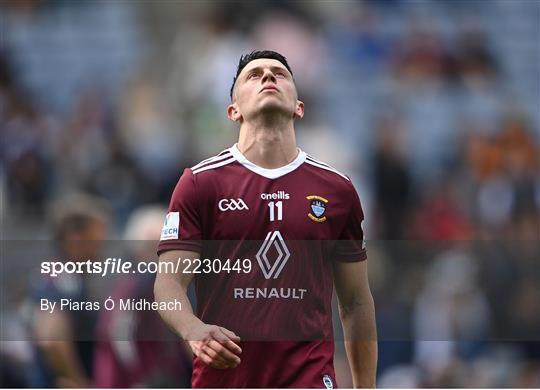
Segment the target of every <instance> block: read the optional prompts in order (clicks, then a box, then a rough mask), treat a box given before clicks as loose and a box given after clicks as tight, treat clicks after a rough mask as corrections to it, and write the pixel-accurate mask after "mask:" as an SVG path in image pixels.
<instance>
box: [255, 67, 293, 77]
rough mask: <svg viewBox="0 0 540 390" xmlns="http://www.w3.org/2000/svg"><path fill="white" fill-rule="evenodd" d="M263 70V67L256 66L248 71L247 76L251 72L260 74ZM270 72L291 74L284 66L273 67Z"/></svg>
mask: <svg viewBox="0 0 540 390" xmlns="http://www.w3.org/2000/svg"><path fill="white" fill-rule="evenodd" d="M261 70H263V67H262V66H256V67H254V68H251V69H249V70H246V75H248V74H250V73H251V72H260V71H261ZM270 70H271V71H272V72H275V71H276V70H284V71H285V72H286V73H287V74H290V72H289V71H288V70H287V68H285V67H284V66H277V65H273V66H270Z"/></svg>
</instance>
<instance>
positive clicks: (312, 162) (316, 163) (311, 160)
mask: <svg viewBox="0 0 540 390" xmlns="http://www.w3.org/2000/svg"><path fill="white" fill-rule="evenodd" d="M306 163H308V164H310V165H313V166H315V167H318V168H321V169H326V170H327V171H330V172H334V173H336V174H338V175H339V176H341V177H342V178H344V179H346V180H347V181H351V180H350V179H349V178H348V177H347V176H346V175H344V174H343V173H341V172H339V171H338V170H337V169H335V168H332V167H331V166H330V165H327V164H325V163H322V162H320V161H317V160H315V159H314V158H313V157H309V156H308V158H306Z"/></svg>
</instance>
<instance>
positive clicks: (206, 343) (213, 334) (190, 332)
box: [154, 251, 242, 369]
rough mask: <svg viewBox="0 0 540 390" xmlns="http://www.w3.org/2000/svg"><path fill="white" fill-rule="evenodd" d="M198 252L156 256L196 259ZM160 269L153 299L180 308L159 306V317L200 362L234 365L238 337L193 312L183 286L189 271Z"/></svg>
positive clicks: (236, 360)
mask: <svg viewBox="0 0 540 390" xmlns="http://www.w3.org/2000/svg"><path fill="white" fill-rule="evenodd" d="M197 258H199V254H198V253H196V252H188V251H169V252H165V253H163V254H162V255H161V256H160V257H159V261H160V262H169V261H170V262H173V263H175V264H176V261H178V259H192V260H193V259H197ZM182 271H183V270H180V272H179V273H177V274H176V273H166V272H161V273H158V274H157V275H156V282H155V285H154V297H155V300H156V302H173V301H174V300H175V299H176V300H178V301H180V302H181V304H182V310H179V311H178V310H160V312H159V314H160V315H161V318H163V321H165V323H166V324H167V325H168V326H169V327H171V328H172V329H173V331H174V332H176V333H177V334H178V335H179V336H180V337H182V338H183V339H184V340H186V341H187V342H188V343H189V346H190V347H191V350H192V351H193V353H194V354H195V355H196V356H197V357H198V358H200V359H201V360H202V361H203V362H204V363H206V364H207V365H209V366H212V367H214V368H222V369H223V368H234V367H236V366H238V364H240V357H239V356H238V355H239V354H240V353H242V350H241V348H240V347H239V346H238V344H237V342H238V341H240V338H239V337H238V336H237V335H235V334H234V333H233V332H231V331H230V330H228V329H225V328H223V327H220V326H216V325H207V324H205V323H204V322H202V321H201V320H200V319H199V318H197V316H195V314H194V313H193V308H192V306H191V303H190V302H189V299H188V297H187V288H188V286H189V284H190V283H191V280H192V279H193V274H191V273H184V272H182Z"/></svg>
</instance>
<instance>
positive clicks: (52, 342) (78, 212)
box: [29, 194, 108, 387]
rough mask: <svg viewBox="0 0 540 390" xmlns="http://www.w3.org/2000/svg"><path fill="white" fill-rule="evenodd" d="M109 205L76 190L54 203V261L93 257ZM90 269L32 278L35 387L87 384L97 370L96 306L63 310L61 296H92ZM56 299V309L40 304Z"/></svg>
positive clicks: (103, 231) (102, 237) (75, 299)
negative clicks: (52, 309) (89, 289)
mask: <svg viewBox="0 0 540 390" xmlns="http://www.w3.org/2000/svg"><path fill="white" fill-rule="evenodd" d="M107 213H108V212H107V206H106V205H105V204H104V203H103V202H102V201H101V200H99V199H97V198H92V197H89V196H88V195H84V194H74V195H72V196H70V197H68V198H65V199H60V200H59V201H58V203H56V204H55V205H53V206H52V208H51V229H52V232H53V237H54V242H55V243H56V247H57V248H56V249H57V257H56V258H55V260H56V261H63V262H65V261H73V262H86V261H87V260H95V259H96V257H97V256H98V255H99V253H100V251H101V249H102V245H103V241H104V240H105V238H106V226H107V220H108V217H107ZM87 275H88V274H86V273H83V274H78V273H71V274H68V273H64V274H61V275H58V276H56V277H53V276H50V275H43V276H40V277H38V278H37V279H36V280H35V281H34V285H33V291H32V297H33V299H34V302H35V305H36V308H35V309H34V322H33V332H34V338H35V340H36V346H37V350H36V359H35V366H34V367H33V369H32V370H30V373H29V374H30V375H31V379H30V386H31V387H88V386H90V383H91V380H92V375H93V367H92V363H93V353H94V342H93V340H94V332H95V324H96V318H95V316H96V312H95V311H93V310H74V311H71V310H59V309H58V306H59V305H60V303H59V302H60V300H61V299H64V298H65V299H71V300H72V301H73V302H83V301H91V299H90V296H89V293H88V288H89V286H88V281H87V280H86V277H87ZM42 299H48V300H49V301H51V302H56V303H57V309H56V310H55V311H53V312H52V313H50V312H48V311H43V310H41V308H40V304H41V300H42Z"/></svg>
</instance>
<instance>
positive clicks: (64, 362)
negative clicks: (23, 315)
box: [34, 310, 90, 387]
mask: <svg viewBox="0 0 540 390" xmlns="http://www.w3.org/2000/svg"><path fill="white" fill-rule="evenodd" d="M34 327H35V328H34V332H35V335H36V339H37V345H38V347H39V348H40V349H41V350H42V352H43V356H44V357H45V360H46V361H47V363H48V364H49V366H50V367H51V369H52V370H53V372H54V375H55V380H56V386H58V387H88V386H90V381H89V378H88V377H87V376H86V374H85V372H84V369H83V366H82V363H81V361H80V359H79V356H78V355H77V352H76V350H75V345H74V344H73V341H72V340H73V329H72V325H71V321H70V320H69V318H68V317H67V315H66V314H65V313H62V312H54V313H48V312H43V311H41V310H36V321H35V325H34Z"/></svg>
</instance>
